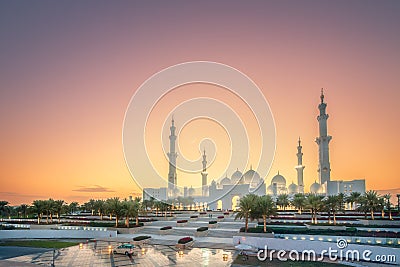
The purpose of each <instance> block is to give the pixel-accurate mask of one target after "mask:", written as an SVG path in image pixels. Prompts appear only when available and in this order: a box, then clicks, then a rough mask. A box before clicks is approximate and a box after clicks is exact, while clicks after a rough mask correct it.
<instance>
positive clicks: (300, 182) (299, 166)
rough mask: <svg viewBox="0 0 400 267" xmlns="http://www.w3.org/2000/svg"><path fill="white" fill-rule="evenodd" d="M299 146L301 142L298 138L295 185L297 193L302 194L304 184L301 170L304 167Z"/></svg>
mask: <svg viewBox="0 0 400 267" xmlns="http://www.w3.org/2000/svg"><path fill="white" fill-rule="evenodd" d="M302 148H303V147H302V146H301V140H300V137H299V145H298V146H297V154H296V155H297V166H296V167H295V168H296V171H297V184H298V186H299V193H304V182H303V170H304V168H305V166H304V165H303V152H301V150H302Z"/></svg>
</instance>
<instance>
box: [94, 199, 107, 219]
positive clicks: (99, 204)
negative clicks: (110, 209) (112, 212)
mask: <svg viewBox="0 0 400 267" xmlns="http://www.w3.org/2000/svg"><path fill="white" fill-rule="evenodd" d="M94 208H95V210H96V211H97V213H98V214H99V216H100V220H103V215H104V214H105V213H106V202H105V201H104V200H102V199H97V200H96V201H95V203H94Z"/></svg>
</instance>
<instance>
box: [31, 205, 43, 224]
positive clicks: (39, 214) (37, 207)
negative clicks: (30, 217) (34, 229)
mask: <svg viewBox="0 0 400 267" xmlns="http://www.w3.org/2000/svg"><path fill="white" fill-rule="evenodd" d="M32 209H33V210H34V212H35V213H36V214H37V223H38V224H40V220H41V219H42V215H43V212H44V210H45V200H34V201H33V202H32Z"/></svg>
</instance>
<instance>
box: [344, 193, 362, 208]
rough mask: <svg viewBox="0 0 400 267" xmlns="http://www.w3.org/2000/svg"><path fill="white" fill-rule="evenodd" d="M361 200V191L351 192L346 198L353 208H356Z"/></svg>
mask: <svg viewBox="0 0 400 267" xmlns="http://www.w3.org/2000/svg"><path fill="white" fill-rule="evenodd" d="M360 200H361V193H360V192H351V194H350V195H349V196H348V197H347V198H346V202H347V203H350V205H351V209H352V210H355V209H356V206H357V204H358V203H359V202H360Z"/></svg>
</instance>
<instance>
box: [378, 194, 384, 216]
mask: <svg viewBox="0 0 400 267" xmlns="http://www.w3.org/2000/svg"><path fill="white" fill-rule="evenodd" d="M385 207H386V200H385V198H384V197H381V196H379V197H378V209H379V210H380V211H381V216H382V219H383V218H385Z"/></svg>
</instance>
